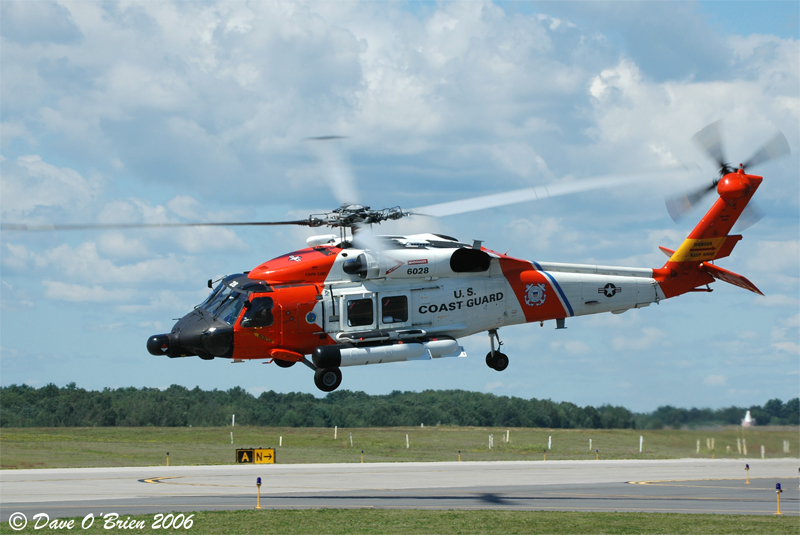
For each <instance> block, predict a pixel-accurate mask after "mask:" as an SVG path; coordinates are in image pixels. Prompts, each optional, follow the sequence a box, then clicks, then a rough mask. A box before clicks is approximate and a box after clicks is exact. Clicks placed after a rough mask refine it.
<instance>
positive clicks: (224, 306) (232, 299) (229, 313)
mask: <svg viewBox="0 0 800 535" xmlns="http://www.w3.org/2000/svg"><path fill="white" fill-rule="evenodd" d="M245 301H247V295H246V294H243V293H240V292H236V291H231V292H229V293H228V295H227V297H225V299H224V300H223V301H222V302H221V303H220V304H219V306H218V307H217V309H216V310H215V311H214V317H215V318H217V319H220V320H222V321H224V322H225V323H227V324H228V325H233V324H234V322H235V321H236V319H237V318H238V317H239V312H241V311H242V307H244V302H245Z"/></svg>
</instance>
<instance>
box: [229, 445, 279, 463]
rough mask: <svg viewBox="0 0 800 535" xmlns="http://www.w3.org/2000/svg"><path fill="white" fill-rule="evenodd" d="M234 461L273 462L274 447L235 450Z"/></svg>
mask: <svg viewBox="0 0 800 535" xmlns="http://www.w3.org/2000/svg"><path fill="white" fill-rule="evenodd" d="M236 462H237V463H250V464H275V448H248V449H239V450H236Z"/></svg>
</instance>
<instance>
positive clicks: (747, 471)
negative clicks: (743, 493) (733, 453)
mask: <svg viewBox="0 0 800 535" xmlns="http://www.w3.org/2000/svg"><path fill="white" fill-rule="evenodd" d="M744 471H745V473H746V474H747V481H745V482H744V484H745V485H749V484H750V465H749V464H746V465H744Z"/></svg>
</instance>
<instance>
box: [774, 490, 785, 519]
mask: <svg viewBox="0 0 800 535" xmlns="http://www.w3.org/2000/svg"><path fill="white" fill-rule="evenodd" d="M781 492H783V491H782V490H781V484H780V483H775V494H777V495H778V512H777V513H775V514H776V515H782V514H783V513H781Z"/></svg>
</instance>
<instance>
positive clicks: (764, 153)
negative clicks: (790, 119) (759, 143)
mask: <svg viewBox="0 0 800 535" xmlns="http://www.w3.org/2000/svg"><path fill="white" fill-rule="evenodd" d="M790 152H792V151H791V149H790V148H789V142H788V141H786V136H784V135H783V132H781V131H780V130H778V131H777V132H776V133H775V135H774V136H773V137H772V139H770V140H769V141H767V142H766V143H765V144H764V146H763V147H761V148H760V149H758V150H757V151H756V153H755V154H753V155H752V156H751V157H750V158H749V159H748V160H747V161H746V162H745V163H743V164H742V166H743V167H744V168H745V169H747V168H748V167H752V166H754V165H758V164H761V163H764V162H766V161H769V160H774V159H775V158H780V157H781V156H786V155H787V154H789V153H790Z"/></svg>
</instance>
